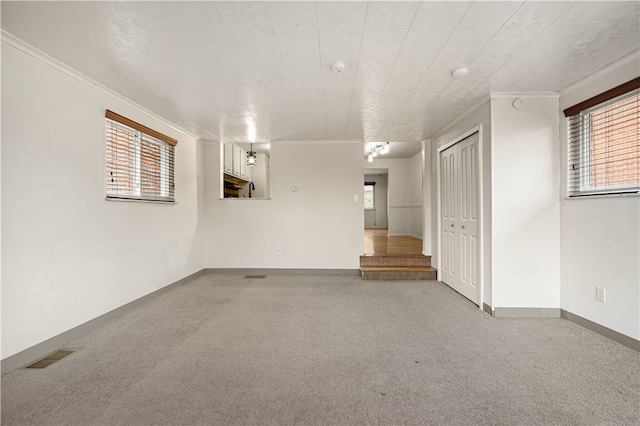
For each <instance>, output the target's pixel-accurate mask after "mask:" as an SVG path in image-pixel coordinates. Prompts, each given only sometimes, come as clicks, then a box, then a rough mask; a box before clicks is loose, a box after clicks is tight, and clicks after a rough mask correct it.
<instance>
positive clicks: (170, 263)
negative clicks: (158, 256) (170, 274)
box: [169, 258, 173, 269]
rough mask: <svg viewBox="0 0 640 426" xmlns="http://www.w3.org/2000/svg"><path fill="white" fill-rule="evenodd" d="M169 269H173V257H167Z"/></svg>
mask: <svg viewBox="0 0 640 426" xmlns="http://www.w3.org/2000/svg"><path fill="white" fill-rule="evenodd" d="M169 269H173V258H172V259H169Z"/></svg>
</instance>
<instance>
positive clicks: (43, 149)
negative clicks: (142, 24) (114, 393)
mask: <svg viewBox="0 0 640 426" xmlns="http://www.w3.org/2000/svg"><path fill="white" fill-rule="evenodd" d="M14 44H15V46H21V44H20V43H17V42H11V44H10V43H9V42H7V41H6V40H5V39H3V42H2V151H3V152H2V230H3V233H2V266H3V268H2V358H3V359H4V358H6V357H8V356H10V355H13V354H16V353H17V352H19V351H22V350H24V349H27V348H29V347H31V346H33V345H36V344H38V343H40V342H42V341H44V340H46V339H49V338H51V337H53V336H56V335H58V334H60V333H62V332H64V331H67V330H69V329H71V328H73V327H75V326H78V325H80V324H83V323H85V322H87V321H89V320H91V319H93V318H95V317H97V316H99V315H101V314H104V313H106V312H109V311H111V310H113V309H115V308H118V307H120V306H122V305H124V304H126V303H128V302H130V301H132V300H135V299H137V298H139V297H142V296H144V295H146V294H149V293H151V292H153V291H155V290H157V289H159V288H161V287H163V286H166V285H168V284H170V283H173V282H175V281H177V280H179V279H181V278H183V277H185V276H187V275H190V274H192V273H194V272H197V271H199V270H201V269H202V267H203V261H202V245H201V242H200V240H199V238H198V191H199V186H198V178H199V176H198V173H199V171H198V152H197V151H198V147H197V144H196V141H195V139H194V138H193V137H190V136H186V135H185V134H183V133H180V132H178V131H177V130H175V129H173V128H171V127H170V126H168V125H166V124H165V123H163V122H160V121H159V120H157V119H155V118H154V117H152V116H151V115H148V114H146V113H144V112H142V110H141V109H139V108H136V107H134V106H133V105H132V104H130V103H128V102H126V101H125V100H124V99H122V98H120V97H118V96H116V95H115V94H112V93H110V92H109V91H108V90H105V89H102V88H100V87H99V86H95V85H93V84H91V83H88V82H87V81H86V80H85V79H84V78H83V77H81V76H79V75H75V74H70V73H66V72H62V71H61V70H60V69H63V68H64V67H62V66H60V67H58V68H56V67H54V66H52V65H50V64H51V63H45V62H43V61H42V60H40V59H36V57H38V58H39V56H38V54H37V53H35V52H34V53H33V55H35V56H36V57H34V56H31V55H29V54H26V53H24V52H23V51H21V50H19V49H17V48H16V47H15V46H14ZM23 48H24V49H27V48H26V47H23ZM27 50H28V49H27ZM105 109H111V110H113V111H116V112H118V113H119V114H122V115H125V116H127V117H129V118H131V119H133V120H135V121H138V122H140V123H142V124H144V125H146V126H149V127H151V128H154V129H156V130H158V131H160V132H163V133H165V134H167V135H169V136H171V137H174V138H176V139H177V140H178V141H179V143H178V146H177V147H176V156H175V157H176V179H175V182H176V191H175V193H176V201H177V204H175V205H160V204H151V203H131V202H129V203H127V202H110V201H106V200H105V196H104V167H105V165H104V151H105V119H104V113H105ZM169 258H173V259H174V262H175V267H174V269H169Z"/></svg>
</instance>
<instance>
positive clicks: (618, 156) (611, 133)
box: [564, 78, 640, 197]
mask: <svg viewBox="0 0 640 426" xmlns="http://www.w3.org/2000/svg"><path fill="white" fill-rule="evenodd" d="M639 86H640V78H638V79H635V80H632V81H630V82H629V83H626V84H623V85H621V86H618V87H617V88H615V89H612V90H610V91H608V92H605V93H603V94H601V95H598V96H596V97H594V98H591V99H589V100H587V101H585V102H582V103H581V104H578V105H575V106H574V107H571V108H567V109H566V110H565V111H564V112H565V115H566V116H567V120H568V127H569V146H568V149H569V152H568V166H569V170H568V195H569V196H570V197H576V196H584V195H599V194H613V193H626V192H630V193H637V192H638V191H640V89H639Z"/></svg>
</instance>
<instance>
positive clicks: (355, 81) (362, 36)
mask: <svg viewBox="0 0 640 426" xmlns="http://www.w3.org/2000/svg"><path fill="white" fill-rule="evenodd" d="M369 4H370V2H369V1H367V10H366V11H365V14H364V22H363V23H362V35H361V37H360V47H358V59H357V60H356V70H355V72H354V76H353V86H352V87H351V98H350V99H349V113H348V114H347V124H346V125H345V128H344V134H345V135H346V134H347V132H348V131H349V123H350V121H351V110H352V108H353V96H354V93H355V91H356V83H357V82H358V68H359V67H360V54H361V53H362V41H363V40H364V32H365V30H366V28H367V16H369ZM362 139H363V140H364V129H362Z"/></svg>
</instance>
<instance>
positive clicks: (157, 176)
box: [105, 110, 177, 202]
mask: <svg viewBox="0 0 640 426" xmlns="http://www.w3.org/2000/svg"><path fill="white" fill-rule="evenodd" d="M106 116H107V119H106V122H107V126H106V127H107V128H106V155H105V158H106V167H105V171H106V176H105V179H106V181H105V188H106V196H107V199H127V200H140V201H159V202H173V201H175V196H174V188H175V180H174V151H175V148H174V147H175V145H176V144H177V141H175V140H174V139H171V138H169V137H168V136H165V135H162V134H160V133H158V132H155V131H153V130H151V129H149V128H146V127H145V126H142V125H140V124H138V123H136V122H133V121H131V120H128V119H126V118H124V117H122V116H119V115H117V114H115V113H113V112H111V111H109V110H107V115H106ZM150 133H151V134H153V135H151V134H150Z"/></svg>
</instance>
